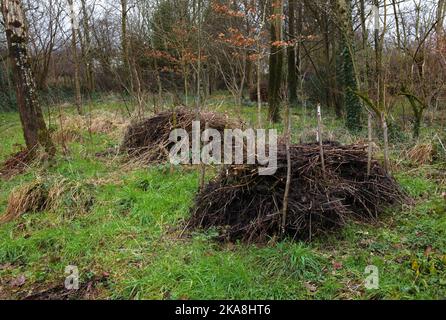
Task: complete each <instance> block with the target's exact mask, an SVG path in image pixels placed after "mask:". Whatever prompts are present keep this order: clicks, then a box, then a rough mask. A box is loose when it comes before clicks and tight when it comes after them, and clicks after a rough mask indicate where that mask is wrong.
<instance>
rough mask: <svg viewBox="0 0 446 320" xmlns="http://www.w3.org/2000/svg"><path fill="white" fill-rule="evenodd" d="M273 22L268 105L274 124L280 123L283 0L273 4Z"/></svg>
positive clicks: (277, 0) (275, 1)
mask: <svg viewBox="0 0 446 320" xmlns="http://www.w3.org/2000/svg"><path fill="white" fill-rule="evenodd" d="M272 13H273V15H274V19H273V21H271V52H270V58H269V81H268V103H269V110H268V113H269V120H270V122H272V123H277V122H279V121H280V87H281V82H282V66H283V48H282V46H281V45H279V43H280V42H281V41H282V13H283V0H274V1H273V2H272Z"/></svg>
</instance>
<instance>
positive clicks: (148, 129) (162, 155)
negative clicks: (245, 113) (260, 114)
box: [120, 108, 236, 163]
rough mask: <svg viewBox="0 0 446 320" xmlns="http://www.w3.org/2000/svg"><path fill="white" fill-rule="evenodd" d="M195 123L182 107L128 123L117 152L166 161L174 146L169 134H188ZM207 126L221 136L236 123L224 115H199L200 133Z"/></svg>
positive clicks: (192, 115)
mask: <svg viewBox="0 0 446 320" xmlns="http://www.w3.org/2000/svg"><path fill="white" fill-rule="evenodd" d="M195 120H197V116H196V114H195V113H194V112H193V111H192V110H187V109H185V108H179V109H177V110H174V111H165V112H161V113H158V114H156V115H154V116H153V117H150V118H147V119H144V120H142V121H140V122H137V123H134V124H131V125H130V126H129V127H128V128H127V131H126V133H125V136H124V140H123V142H122V145H121V147H120V150H121V152H125V153H127V154H129V155H130V156H131V157H137V158H140V159H143V160H144V161H146V162H150V163H159V162H165V161H167V160H168V156H169V150H170V148H171V146H172V145H173V143H172V142H171V141H169V135H170V133H171V131H172V130H174V129H180V128H181V129H185V130H186V131H187V132H188V133H189V135H191V133H192V122H193V121H195ZM206 125H207V126H208V127H209V128H212V129H216V130H218V131H220V132H221V133H222V134H223V132H224V130H225V129H226V128H233V127H235V125H236V123H234V122H233V121H231V120H230V119H229V118H228V117H227V116H226V115H224V114H220V113H215V112H201V113H200V127H201V131H203V130H205V127H206ZM190 141H191V140H190Z"/></svg>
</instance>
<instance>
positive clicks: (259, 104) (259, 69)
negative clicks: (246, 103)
mask: <svg viewBox="0 0 446 320" xmlns="http://www.w3.org/2000/svg"><path fill="white" fill-rule="evenodd" d="M258 43H260V42H259V41H258ZM258 48H259V51H260V44H258ZM261 73H262V57H261V54H260V52H259V56H258V58H257V122H258V127H259V128H261V127H262V88H261V82H262V74H261Z"/></svg>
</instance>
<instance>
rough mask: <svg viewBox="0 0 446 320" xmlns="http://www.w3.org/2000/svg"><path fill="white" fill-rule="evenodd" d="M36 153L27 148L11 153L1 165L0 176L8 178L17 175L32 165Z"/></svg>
mask: <svg viewBox="0 0 446 320" xmlns="http://www.w3.org/2000/svg"><path fill="white" fill-rule="evenodd" d="M35 158H36V157H35V155H34V154H33V153H32V152H30V151H29V150H27V149H22V150H21V151H19V152H17V153H15V154H13V155H11V156H10V157H9V158H8V159H6V161H5V162H3V163H2V164H1V165H0V178H1V179H4V180H8V179H10V178H12V177H14V176H15V175H18V174H21V173H23V172H25V171H26V169H27V168H28V167H29V166H30V165H31V162H32V161H33V160H36V159H35Z"/></svg>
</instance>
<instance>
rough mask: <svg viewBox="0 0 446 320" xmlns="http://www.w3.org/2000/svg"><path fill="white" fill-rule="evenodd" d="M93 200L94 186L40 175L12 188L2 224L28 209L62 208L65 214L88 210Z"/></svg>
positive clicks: (33, 211)
mask: <svg viewBox="0 0 446 320" xmlns="http://www.w3.org/2000/svg"><path fill="white" fill-rule="evenodd" d="M93 202H94V187H93V185H90V184H82V183H80V182H76V181H69V180H67V179H64V178H62V177H53V178H45V179H44V178H37V179H35V180H34V181H31V182H29V183H26V184H24V185H22V186H19V187H17V188H15V189H14V190H12V192H11V194H10V195H9V198H8V205H7V207H6V210H5V212H4V213H3V214H2V215H0V224H2V223H7V222H10V221H12V220H14V219H16V218H18V217H20V216H21V215H23V214H25V213H36V212H43V211H58V212H59V211H60V212H62V213H63V214H64V216H65V217H68V218H70V217H73V216H75V215H77V214H83V213H87V212H89V210H90V209H91V207H92V206H93Z"/></svg>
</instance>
